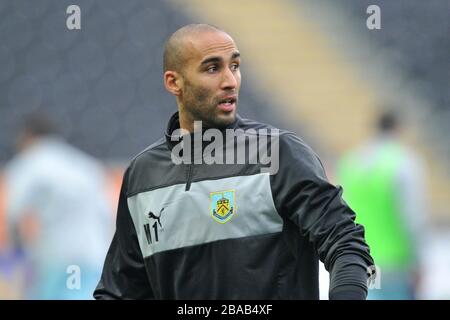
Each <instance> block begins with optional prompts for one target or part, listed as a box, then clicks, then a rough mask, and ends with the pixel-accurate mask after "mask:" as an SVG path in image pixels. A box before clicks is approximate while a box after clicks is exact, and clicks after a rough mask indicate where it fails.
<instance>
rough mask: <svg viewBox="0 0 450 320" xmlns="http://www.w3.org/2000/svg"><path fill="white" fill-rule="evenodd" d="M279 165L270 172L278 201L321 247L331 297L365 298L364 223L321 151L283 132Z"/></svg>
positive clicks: (366, 251)
mask: <svg viewBox="0 0 450 320" xmlns="http://www.w3.org/2000/svg"><path fill="white" fill-rule="evenodd" d="M279 155H280V156H279V170H278V172H277V173H276V174H274V175H272V176H271V185H272V192H273V197H274V202H275V206H276V208H277V210H278V212H279V213H280V215H281V216H282V217H283V218H284V219H289V220H290V221H292V222H293V223H294V224H295V225H296V226H297V227H298V228H299V232H300V235H301V236H302V237H303V238H304V239H306V241H309V242H310V243H311V244H312V245H313V246H314V248H316V250H317V253H318V256H319V258H320V260H321V261H322V262H323V263H324V265H325V268H326V270H328V271H329V272H330V291H329V297H330V299H365V298H366V295H367V279H368V274H367V270H368V268H369V266H372V265H373V260H372V257H371V256H370V252H369V247H368V245H367V244H366V242H365V239H364V228H363V226H361V225H359V224H356V223H355V213H354V212H353V211H352V210H351V209H350V208H349V206H348V205H347V204H346V203H345V202H344V200H343V199H342V188H340V187H336V186H334V185H332V184H331V183H329V182H328V180H327V178H326V175H325V172H324V169H323V166H322V164H321V162H320V160H319V158H318V157H317V155H316V154H315V153H314V151H312V149H311V148H310V147H308V146H307V145H306V144H305V143H304V142H303V141H302V140H301V139H299V138H298V137H297V136H295V135H294V134H292V133H285V134H282V135H280V141H279Z"/></svg>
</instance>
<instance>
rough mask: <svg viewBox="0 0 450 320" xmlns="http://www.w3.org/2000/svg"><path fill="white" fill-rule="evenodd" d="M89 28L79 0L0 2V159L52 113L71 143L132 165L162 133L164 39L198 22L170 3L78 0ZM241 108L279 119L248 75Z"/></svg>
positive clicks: (168, 104)
mask: <svg viewBox="0 0 450 320" xmlns="http://www.w3.org/2000/svg"><path fill="white" fill-rule="evenodd" d="M76 3H77V4H78V5H79V6H80V8H81V30H68V29H67V27H66V19H67V17H68V14H66V8H67V7H68V6H69V5H70V4H72V1H47V0H41V1H34V2H33V3H32V4H30V2H29V1H23V0H15V1H6V0H1V1H0V39H1V43H0V65H1V68H0V92H1V94H0V128H1V135H0V149H1V150H2V152H1V153H0V163H5V162H6V161H7V160H8V159H10V158H11V156H12V154H13V151H14V139H15V135H16V133H17V129H16V128H17V125H18V124H19V123H20V120H21V118H22V116H23V115H24V114H26V113H28V112H31V111H44V112H46V113H48V114H50V115H51V116H52V117H53V118H54V120H55V122H56V123H57V124H58V125H59V127H60V128H61V131H62V133H63V135H64V136H65V137H66V138H67V139H68V141H69V142H71V143H73V144H75V145H76V146H78V147H80V148H82V149H83V150H85V151H87V152H89V153H91V154H93V155H94V156H97V157H100V158H101V159H103V160H105V161H107V162H108V161H113V162H117V161H118V162H126V161H128V160H129V159H130V158H131V157H132V156H133V155H135V154H136V153H137V152H139V151H140V150H142V149H143V148H145V147H146V146H147V145H149V144H151V143H152V142H154V141H155V140H157V139H158V138H159V137H161V136H162V134H163V130H164V129H165V124H166V122H167V120H168V118H169V116H170V114H171V113H172V112H174V111H175V110H176V104H175V100H174V98H173V97H172V96H170V95H169V94H168V93H167V92H166V91H165V89H164V87H163V83H162V52H163V43H164V41H165V39H166V38H167V37H168V36H169V35H170V34H171V33H172V32H173V31H175V30H176V29H177V28H178V27H180V26H182V25H184V24H186V23H189V22H190V21H189V20H188V18H186V17H184V16H183V15H182V13H181V11H179V10H177V11H175V10H174V9H173V8H172V7H170V6H169V5H168V4H167V3H166V2H165V1H162V0H156V1H153V0H152V1H146V0H133V1H129V0H127V1H121V0H115V1H95V2H94V1H90V0H79V1H76ZM240 113H241V115H243V116H247V117H254V116H256V115H257V116H258V118H259V119H261V120H262V121H266V122H267V121H269V120H270V122H272V123H274V122H275V123H277V120H276V119H275V120H272V119H273V118H274V117H275V115H274V113H273V112H271V111H270V110H269V107H268V106H267V104H265V103H264V101H261V99H258V98H257V97H256V95H255V94H254V93H253V92H252V88H251V83H248V82H246V83H245V85H243V87H242V90H241V100H240Z"/></svg>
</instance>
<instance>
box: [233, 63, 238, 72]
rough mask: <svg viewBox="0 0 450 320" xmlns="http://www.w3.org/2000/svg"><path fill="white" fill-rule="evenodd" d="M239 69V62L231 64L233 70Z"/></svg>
mask: <svg viewBox="0 0 450 320" xmlns="http://www.w3.org/2000/svg"><path fill="white" fill-rule="evenodd" d="M237 69H239V64H237V63H233V64H232V65H231V70H233V71H236V70H237Z"/></svg>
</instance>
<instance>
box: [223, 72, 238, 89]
mask: <svg viewBox="0 0 450 320" xmlns="http://www.w3.org/2000/svg"><path fill="white" fill-rule="evenodd" d="M236 87H237V80H236V75H235V74H234V73H233V71H231V70H230V69H229V68H226V69H225V71H224V74H223V78H222V89H224V90H234V89H236Z"/></svg>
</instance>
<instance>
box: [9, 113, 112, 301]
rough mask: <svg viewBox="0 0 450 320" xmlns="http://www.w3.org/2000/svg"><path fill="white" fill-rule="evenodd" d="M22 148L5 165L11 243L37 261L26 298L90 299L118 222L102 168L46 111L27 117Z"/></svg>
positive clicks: (20, 136)
mask: <svg viewBox="0 0 450 320" xmlns="http://www.w3.org/2000/svg"><path fill="white" fill-rule="evenodd" d="M17 147H18V154H17V155H16V156H15V157H14V158H13V159H12V160H11V161H10V162H9V163H8V164H7V166H6V170H5V184H6V215H7V221H8V226H9V228H10V231H9V234H10V235H12V237H11V240H10V245H12V246H21V247H22V248H23V250H24V251H25V254H26V255H27V257H28V258H27V259H28V261H29V263H30V266H31V271H32V278H31V279H32V280H31V281H29V283H28V284H27V292H26V293H25V298H27V299H91V295H92V291H93V289H94V288H95V286H96V284H97V282H98V279H99V277H100V274H101V269H102V264H103V260H104V258H105V255H106V252H107V249H108V248H107V247H108V244H109V241H110V240H111V236H112V228H113V225H112V221H113V216H112V213H111V205H110V204H109V202H108V197H107V193H106V190H107V186H106V176H105V173H104V170H103V167H102V166H101V164H100V163H99V162H98V161H97V160H96V159H94V158H93V157H91V156H89V155H87V154H85V153H84V152H82V151H80V150H78V149H76V148H75V147H73V146H71V145H69V144H68V143H67V142H65V141H64V140H63V138H61V137H59V136H58V135H57V134H56V130H54V126H53V125H52V124H51V122H50V121H49V120H48V118H46V117H45V116H43V115H42V114H41V115H37V114H33V115H29V116H28V117H26V119H25V121H24V127H23V129H22V131H21V133H20V135H19V137H18V140H17ZM24 221H26V222H27V223H25V224H24V223H23V222H24ZM24 225H25V226H26V228H23V226H24Z"/></svg>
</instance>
